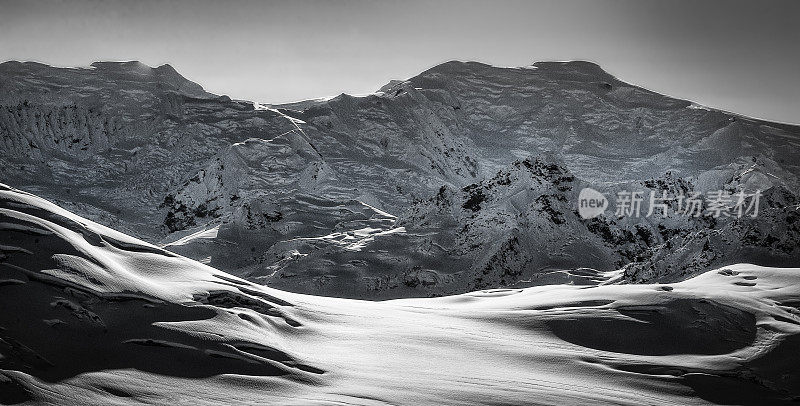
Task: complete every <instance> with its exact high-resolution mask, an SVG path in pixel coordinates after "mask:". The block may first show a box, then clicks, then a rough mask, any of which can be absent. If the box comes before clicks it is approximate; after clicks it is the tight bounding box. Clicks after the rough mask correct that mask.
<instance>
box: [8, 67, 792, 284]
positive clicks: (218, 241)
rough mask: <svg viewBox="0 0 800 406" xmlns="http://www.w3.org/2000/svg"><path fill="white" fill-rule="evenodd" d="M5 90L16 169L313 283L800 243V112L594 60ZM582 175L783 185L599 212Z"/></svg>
mask: <svg viewBox="0 0 800 406" xmlns="http://www.w3.org/2000/svg"><path fill="white" fill-rule="evenodd" d="M0 90H3V95H2V96H0V108H1V109H2V111H0V133H1V134H2V135H3V136H2V140H0V147H2V148H0V181H3V182H6V183H9V184H12V185H13V186H15V187H19V188H23V189H25V190H29V191H32V192H35V193H37V194H39V195H41V196H43V197H46V198H49V199H51V200H53V201H56V202H57V203H58V204H60V205H62V206H64V207H65V208H67V209H69V210H70V211H72V212H75V213H77V214H80V215H83V216H85V217H87V218H90V219H92V220H94V221H97V222H99V223H102V224H104V225H107V226H111V227H114V228H115V229H119V230H122V231H125V232H128V233H131V234H134V235H137V236H139V237H142V238H144V239H146V240H147V241H149V242H151V243H154V244H159V245H161V246H163V247H165V248H167V249H168V250H174V251H175V252H179V253H181V254H183V255H186V256H189V257H191V258H193V259H196V260H199V261H201V262H204V263H208V264H211V265H212V266H215V267H218V268H220V269H221V270H224V271H226V272H230V273H233V274H236V275H238V276H242V277H245V278H247V279H249V280H251V281H255V282H258V283H261V284H266V285H269V286H274V287H279V288H281V289H286V290H291V291H295V292H299V293H314V294H325V295H331V296H340V297H341V296H344V297H351V298H364V299H369V298H373V299H376V298H381V299H386V298H400V297H421V296H422V297H424V296H437V295H443V294H457V293H464V292H467V291H469V290H472V289H483V288H497V287H524V286H531V285H537V284H542V283H553V282H574V283H583V282H584V280H585V279H587V277H586V276H583V275H580V272H578V274H576V273H575V270H576V269H580V268H585V269H593V270H594V271H591V273H592V274H593V275H595V276H592V277H588V279H606V277H605V276H604V275H606V274H608V273H609V272H612V271H615V270H618V269H620V268H624V272H623V273H622V274H621V279H622V280H624V281H627V282H653V281H663V282H674V281H679V280H683V279H686V278H689V277H691V276H693V275H697V274H699V273H702V272H705V271H706V270H708V269H710V268H714V267H721V266H724V265H728V264H731V263H736V262H747V263H757V264H760V265H767V266H797V264H798V261H800V228H798V227H800V223H798V222H797V216H798V214H797V207H798V204H800V199H798V196H797V192H796V191H797V190H799V188H800V181H799V180H798V176H800V166H798V165H800V164H799V163H800V155H798V154H800V152H798V151H800V141H798V140H799V139H800V129H798V127H796V126H791V125H784V124H777V123H770V122H765V121H760V120H754V119H750V118H747V117H742V116H739V115H735V114H730V113H726V112H722V111H717V110H714V109H710V108H706V107H702V106H698V105H696V104H693V103H691V102H688V101H684V100H678V99H674V98H670V97H667V96H663V95H660V94H657V93H654V92H651V91H648V90H646V89H642V88H639V87H637V86H634V85H631V84H628V83H625V82H623V81H621V80H619V79H617V78H615V77H613V76H612V75H610V74H609V73H607V72H605V71H604V70H603V69H601V68H600V67H599V66H597V65H595V64H593V63H589V62H580V61H573V62H542V63H535V64H533V65H531V66H526V67H521V68H500V67H494V66H489V65H485V64H480V63H474V62H448V63H445V64H442V65H439V66H436V67H433V68H431V69H429V70H427V71H425V72H422V73H421V74H419V75H417V76H415V77H413V78H410V79H408V80H400V81H392V82H390V83H389V84H387V85H386V86H384V87H382V88H381V89H380V90H379V91H378V92H376V93H374V94H371V95H366V96H359V97H355V96H350V95H345V94H343V95H340V96H337V97H334V98H330V99H320V100H311V101H305V102H298V103H292V104H286V105H275V106H270V107H266V106H263V105H260V104H255V103H251V102H243V101H235V100H230V99H229V98H227V97H225V96H216V95H212V94H209V93H207V92H205V91H204V90H202V88H201V87H200V86H199V85H197V84H195V83H193V82H190V81H189V80H187V79H185V78H183V77H181V76H180V75H179V74H178V73H177V72H175V71H174V70H173V69H172V68H171V67H169V66H168V65H165V66H161V67H157V68H150V67H147V66H145V65H143V64H141V63H136V62H120V63H97V64H93V65H92V67H90V68H54V67H49V66H46V65H41V64H35V63H18V62H10V63H5V64H2V65H0ZM524 163H528V164H533V163H537V164H536V165H541V166H542V167H544V168H547V167H553V168H557V170H558V172H559V174H557V176H550V175H546V176H545V174H533V175H531V174H529V172H530V171H527V172H526V170H520V168H523V169H524V165H525V164H524ZM521 165H522V166H521ZM562 177H571V178H572V180H571V181H568V180H566V179H562ZM506 182H508V184H504V183H506ZM556 182H558V183H556ZM584 187H591V188H594V189H596V190H598V191H600V192H602V193H604V194H605V195H606V196H607V197H609V198H611V197H613V196H615V195H616V193H617V192H619V191H624V190H627V191H636V190H641V191H644V192H650V191H652V192H654V193H661V192H664V191H666V192H669V193H677V192H702V193H706V192H709V191H713V190H725V191H730V192H735V191H737V190H747V191H753V190H761V191H763V192H764V198H763V199H762V205H761V212H760V214H759V216H758V218H756V219H735V218H723V219H720V220H719V221H716V220H714V219H711V218H708V217H701V218H698V219H693V218H685V217H681V216H676V215H672V216H664V217H659V218H647V219H644V218H639V219H629V218H617V217H616V216H614V215H613V211H612V210H613V207H612V208H610V209H609V211H608V212H606V215H605V216H599V217H597V218H595V219H592V220H583V219H581V218H580V217H579V216H578V215H577V213H576V212H575V209H576V205H577V196H578V193H579V191H580V190H581V189H582V188H584ZM562 188H567V189H564V190H561V189H562ZM484 199H485V200H484ZM311 201H317V202H324V203H321V204H316V203H309V202H311ZM643 209H644V210H647V205H646V204H645V206H644V207H643ZM354 213H355V214H354Z"/></svg>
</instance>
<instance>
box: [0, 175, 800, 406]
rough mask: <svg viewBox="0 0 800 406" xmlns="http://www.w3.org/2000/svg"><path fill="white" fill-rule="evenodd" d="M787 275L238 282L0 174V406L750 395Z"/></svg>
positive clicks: (771, 338) (783, 371)
mask: <svg viewBox="0 0 800 406" xmlns="http://www.w3.org/2000/svg"><path fill="white" fill-rule="evenodd" d="M798 306H800V269H796V268H793V269H790V268H765V267H758V266H753V265H746V264H740V265H733V266H727V267H724V268H721V269H713V270H711V269H710V270H708V271H707V272H705V273H703V274H701V275H699V276H696V277H694V278H692V279H689V280H686V281H683V282H680V283H672V284H668V285H667V284H662V285H653V284H641V285H584V286H576V285H552V286H539V287H533V288H527V289H504V290H486V291H476V292H471V293H466V294H462V295H457V296H448V297H441V298H430V299H400V300H391V301H384V302H366V301H358V300H349V299H336V298H325V297H317V296H309V295H301V294H295V293H287V292H283V291H279V290H275V289H271V288H268V287H264V286H260V285H256V284H253V283H250V282H247V281H245V280H243V279H240V278H237V277H234V276H231V275H229V274H226V273H224V272H221V271H218V270H216V269H214V268H211V267H209V266H206V265H203V264H201V263H199V262H195V261H193V260H190V259H187V258H184V257H180V256H177V255H175V254H173V253H170V252H168V251H165V250H163V249H160V248H158V247H156V246H154V245H151V244H148V243H145V242H142V241H140V240H137V239H135V238H132V237H129V236H127V235H125V234H122V233H119V232H116V231H114V230H111V229H109V228H106V227H104V226H101V225H98V224H96V223H94V222H91V221H89V220H86V219H84V218H81V217H79V216H76V215H74V214H71V213H70V212H68V211H66V210H63V209H61V208H59V207H57V206H56V205H54V204H52V203H49V202H47V201H45V200H43V199H41V198H38V197H36V196H34V195H31V194H28V193H25V192H22V191H19V190H15V189H12V188H9V187H6V186H4V185H2V186H0V404H14V403H20V402H22V403H24V402H28V403H32V404H44V403H49V404H109V405H110V404H187V405H188V404H191V405H202V404H209V405H212V404H223V403H224V404H280V405H310V404H325V405H434V404H436V405H447V404H451V405H470V404H480V405H487V404H492V405H522V404H526V405H527V404H552V405H565V404H594V403H602V404H630V405H642V404H675V405H688V404H707V403H723V404H770V403H779V402H781V401H788V399H791V398H795V399H797V397H798V396H800V390H798V388H800V371H799V370H798V368H797V365H798V362H800V359H798V354H799V353H800V335H798V334H800V310H798Z"/></svg>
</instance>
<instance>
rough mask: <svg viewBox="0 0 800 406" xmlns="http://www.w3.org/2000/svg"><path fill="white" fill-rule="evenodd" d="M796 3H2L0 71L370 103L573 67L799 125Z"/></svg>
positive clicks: (799, 5) (799, 16) (269, 98)
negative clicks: (64, 70) (35, 68)
mask: <svg viewBox="0 0 800 406" xmlns="http://www.w3.org/2000/svg"><path fill="white" fill-rule="evenodd" d="M799 20H800V1H794V0H786V1H778V0H774V1H749V2H745V1H738V0H733V1H716V0H692V1H682V0H681V1H649V0H630V1H628V0H614V1H612V0H592V1H568V0H546V1H519V2H517V1H488V0H487V1H483V2H473V1H444V0H442V1H430V2H422V1H374V2H369V1H344V0H343V1H302V0H294V1H285V2H277V1H276V2H223V1H203V0H196V1H175V2H156V1H127V2H123V1H119V2H116V1H114V2H111V1H99V0H78V1H44V2H40V1H6V0H0V60H12V59H13V60H34V61H40V62H45V63H49V64H53V65H58V66H85V65H88V64H89V63H91V62H92V61H95V60H140V61H142V62H145V63H147V64H149V65H160V64H162V63H170V64H171V65H173V66H174V67H175V68H176V69H177V70H178V71H179V72H180V73H182V74H183V75H184V76H186V77H187V78H189V79H191V80H194V81H196V82H198V83H200V84H201V85H203V86H204V87H205V88H206V89H207V90H209V91H211V92H214V93H218V94H228V95H230V96H231V97H234V98H241V99H248V100H256V101H260V102H270V103H276V102H287V101H294V100H300V99H307V98H315V97H323V96H331V95H336V94H339V93H342V92H345V93H352V94H359V93H368V92H372V91H374V90H376V89H378V88H379V87H380V86H382V85H383V84H385V83H386V82H388V81H389V80H390V79H404V78H408V77H411V76H414V75H416V74H417V73H419V72H421V71H423V70H425V69H427V68H429V67H431V66H433V65H436V64H438V63H440V62H444V61H447V60H452V59H460V60H476V61H481V62H486V63H491V64H493V65H499V66H522V65H529V64H531V63H533V62H535V61H542V60H568V59H586V60H591V61H595V62H597V63H599V64H600V65H602V66H603V67H604V68H605V69H606V70H607V71H609V72H610V73H612V74H614V75H616V76H617V77H618V78H620V79H622V80H625V81H628V82H631V83H635V84H638V85H641V86H644V87H647V88H649V89H652V90H656V91H659V92H662V93H666V94H669V95H672V96H676V97H681V98H686V99H691V100H694V101H697V102H700V103H702V104H706V105H709V106H712V107H718V108H722V109H725V110H730V111H734V112H738V113H742V114H745V115H750V116H755V117H761V118H767V119H771V120H777V121H783V122H793V123H800V73H798V72H800V23H798V21H799Z"/></svg>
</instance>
